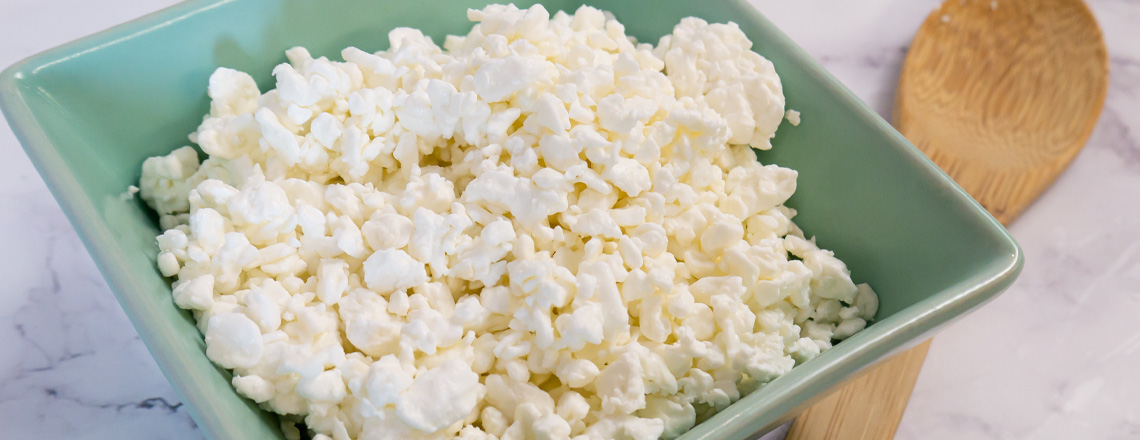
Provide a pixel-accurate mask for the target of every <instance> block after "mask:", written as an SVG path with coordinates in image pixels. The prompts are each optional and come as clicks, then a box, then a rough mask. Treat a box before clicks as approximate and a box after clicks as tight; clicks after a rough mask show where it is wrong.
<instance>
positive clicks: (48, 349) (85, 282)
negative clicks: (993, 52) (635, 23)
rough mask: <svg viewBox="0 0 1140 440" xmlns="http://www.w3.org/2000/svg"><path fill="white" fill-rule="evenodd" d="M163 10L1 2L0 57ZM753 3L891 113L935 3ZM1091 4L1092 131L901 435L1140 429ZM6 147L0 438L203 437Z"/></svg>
mask: <svg viewBox="0 0 1140 440" xmlns="http://www.w3.org/2000/svg"><path fill="white" fill-rule="evenodd" d="M971 1H975V0H971ZM999 2H1000V0H999ZM172 3H173V2H172V1H170V0H149V1H148V0H103V1H85V0H0V67H3V66H7V65H10V64H12V63H14V62H16V61H18V60H19V59H21V58H23V57H26V56H28V55H31V54H33V53H35V52H38V51H41V50H44V49H47V48H50V47H53V46H56V45H59V44H61V43H65V42H67V41H70V40H73V39H75V38H78V37H81V36H84V35H87V34H91V33H93V32H96V31H99V30H102V29H104V28H106V27H108V26H111V25H114V24H118V23H121V22H124V21H127V20H129V19H132V18H135V17H137V16H140V15H143V14H145V13H149V12H151V11H154V10H157V9H159V8H162V7H165V6H167V5H169V4H172ZM754 3H756V5H757V6H758V7H759V8H760V10H761V11H762V12H764V13H765V14H766V15H768V16H769V18H771V19H772V20H773V21H775V22H776V24H777V25H779V26H780V27H781V28H783V29H784V30H785V31H786V32H787V33H789V34H790V35H791V36H792V37H793V38H794V39H795V40H796V41H797V42H799V43H800V44H801V45H802V46H804V47H805V48H806V49H807V50H808V52H810V53H811V54H812V55H813V56H815V57H816V58H817V59H819V60H820V61H821V62H822V63H823V64H824V65H825V66H826V67H827V68H828V69H829V70H831V72H833V73H834V74H835V75H836V76H838V77H839V78H840V80H842V81H843V82H844V83H845V84H847V85H848V87H850V88H851V89H853V90H854V91H855V92H856V93H857V94H858V95H859V96H860V97H862V98H863V99H864V100H866V101H867V102H868V103H870V104H871V105H872V106H873V107H874V108H875V109H876V110H878V111H879V112H880V113H881V114H883V115H884V116H886V117H889V111H890V105H891V102H892V99H893V91H894V86H895V81H896V78H897V75H898V70H899V66H900V64H901V62H902V59H903V57H904V56H905V48H906V46H907V45H908V43H909V41H910V38H911V37H912V36H913V34H914V31H915V30H916V29H917V28H918V25H919V23H921V21H922V20H923V18H924V17H925V16H926V14H928V13H929V12H930V11H931V10H932V9H933V8H934V6H935V5H936V4H937V2H934V1H930V0H922V1H915V0H860V1H849V0H848V1H845V0H813V1H801V2H790V1H777V0H754ZM1091 6H1092V8H1093V10H1094V12H1095V13H1096V15H1097V18H1098V19H1099V20H1100V23H1101V25H1102V27H1103V28H1104V31H1105V36H1106V39H1107V41H1108V47H1109V53H1110V55H1111V60H1112V61H1111V70H1112V74H1111V86H1110V89H1109V94H1108V103H1107V106H1106V108H1105V112H1104V114H1103V116H1102V118H1101V121H1100V124H1099V126H1098V127H1097V130H1096V132H1095V133H1094V134H1093V137H1092V140H1091V141H1090V142H1089V145H1088V147H1087V148H1086V149H1085V150H1084V152H1082V153H1081V155H1080V156H1079V157H1078V158H1077V160H1076V161H1075V162H1074V164H1073V166H1072V168H1071V169H1070V170H1069V171H1068V172H1067V173H1065V174H1064V175H1063V176H1062V177H1061V178H1060V179H1059V180H1058V181H1057V183H1056V185H1055V186H1054V187H1053V188H1052V189H1051V190H1049V191H1048V192H1047V193H1046V194H1045V196H1044V197H1043V198H1042V199H1041V200H1040V201H1039V202H1038V203H1036V204H1035V205H1034V206H1033V207H1032V208H1031V209H1030V210H1029V211H1028V212H1026V213H1025V215H1024V216H1023V217H1022V218H1021V219H1020V220H1019V221H1018V222H1017V223H1016V224H1015V225H1014V226H1013V227H1012V231H1013V234H1014V236H1016V238H1017V239H1018V241H1019V242H1020V243H1021V245H1022V246H1023V248H1024V250H1025V258H1026V266H1025V270H1024V272H1023V273H1022V275H1021V278H1020V279H1019V280H1018V282H1017V283H1016V284H1015V286H1014V287H1013V288H1011V289H1010V290H1009V291H1008V292H1007V293H1006V294H1004V295H1003V296H1001V297H1000V298H998V299H997V300H996V301H994V302H992V303H990V304H989V305H986V306H985V307H984V308H982V309H981V310H980V311H979V312H977V313H975V314H973V315H971V316H969V317H968V318H966V319H964V320H962V321H959V322H958V323H956V324H954V325H953V326H951V327H950V328H948V329H947V330H945V331H944V332H942V333H941V334H939V336H938V337H937V338H935V342H934V346H933V348H932V349H931V352H930V357H929V358H928V359H927V363H926V367H925V369H923V371H922V375H921V376H920V378H919V381H918V386H917V388H916V391H915V394H914V396H913V398H912V399H911V403H910V407H909V408H908V410H907V414H906V417H905V418H904V419H903V423H902V426H901V427H900V428H899V433H898V438H899V439H962V438H970V439H1007V438H1044V439H1053V438H1056V439H1069V438H1072V439H1078V438H1079V439H1083V438H1097V439H1117V438H1118V439H1124V438H1140V399H1137V398H1136V397H1135V396H1137V395H1140V379H1137V377H1136V374H1135V371H1136V368H1137V365H1140V362H1138V361H1140V352H1138V349H1140V329H1138V328H1137V326H1136V325H1135V324H1134V323H1135V322H1137V320H1138V318H1137V317H1140V38H1138V37H1137V35H1138V34H1137V32H1138V31H1137V28H1138V27H1140V1H1136V0H1097V1H1093V2H1091ZM999 7H1000V3H999ZM202 87H203V91H204V90H205V84H203V85H202ZM803 117H804V118H811V117H812V115H810V114H805V115H803ZM0 155H2V156H0V157H2V159H0V283H3V284H2V285H3V287H2V288H0V430H2V431H0V437H5V438H112V437H119V438H130V439H152V438H153V439H167V438H170V439H175V438H176V439H196V438H201V434H200V433H199V432H198V431H197V430H196V429H195V428H194V424H193V422H192V421H191V420H190V417H189V416H188V415H187V413H186V410H185V408H183V407H181V405H180V403H179V402H178V400H177V398H176V397H175V396H174V392H173V391H172V390H171V388H170V386H169V385H168V384H167V382H166V380H165V379H164V378H163V377H162V374H161V373H160V372H159V371H158V368H157V367H156V366H155V364H154V361H153V360H152V359H151V357H150V355H149V354H148V353H147V351H146V348H145V347H143V345H142V343H141V341H140V340H139V338H138V336H137V334H136V333H135V331H134V329H133V328H132V327H131V325H130V323H129V322H128V321H127V319H126V317H125V316H124V314H123V312H122V310H121V309H120V308H119V306H118V304H117V303H116V301H115V299H114V297H113V296H112V295H111V293H110V291H108V289H107V286H106V285H105V284H104V282H103V279H102V277H101V276H100V275H99V273H98V271H97V270H96V269H95V266H94V265H93V264H92V262H91V259H90V257H89V256H88V255H87V253H86V251H85V250H84V249H83V247H82V245H81V244H80V242H79V240H78V238H77V237H76V236H75V233H74V232H73V231H72V229H71V226H70V225H69V224H68V222H67V220H66V219H65V218H64V216H63V214H62V212H61V211H60V209H59V207H58V206H57V205H56V202H55V201H54V200H53V199H52V197H51V195H50V194H49V193H48V191H47V188H46V187H45V186H44V184H43V182H42V181H41V180H40V178H39V176H38V175H37V174H36V172H35V170H34V169H33V168H32V166H31V163H30V162H29V161H28V159H27V157H26V156H25V155H24V153H23V151H22V149H21V148H20V146H19V144H18V142H17V141H16V139H15V136H13V135H12V133H11V131H10V130H9V129H8V128H7V125H4V123H3V122H0ZM777 436H778V434H777V435H775V436H773V437H777Z"/></svg>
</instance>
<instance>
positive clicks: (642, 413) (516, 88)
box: [139, 5, 878, 440]
mask: <svg viewBox="0 0 1140 440" xmlns="http://www.w3.org/2000/svg"><path fill="white" fill-rule="evenodd" d="M468 15H469V18H470V19H471V20H472V21H474V22H477V23H478V24H476V25H475V26H474V28H473V29H472V30H471V32H470V33H469V34H468V35H467V36H463V37H456V36H452V37H448V38H447V40H446V41H445V42H444V44H443V48H440V47H439V46H436V45H435V44H434V43H433V42H432V40H431V39H430V38H428V37H426V36H424V35H423V34H422V33H420V32H419V31H417V30H415V29H408V28H400V29H396V30H393V31H392V32H391V34H390V40H391V48H390V49H388V50H386V51H381V52H378V53H375V54H372V53H367V52H364V51H361V50H358V49H355V48H348V49H345V50H344V51H343V52H342V53H341V56H342V58H343V59H344V60H345V61H344V62H336V61H331V60H328V59H325V58H315V59H314V58H312V57H311V56H310V54H309V53H308V52H307V51H306V50H305V49H303V48H294V49H291V50H289V51H288V52H287V56H288V59H289V63H287V64H281V65H279V66H277V67H276V68H275V69H274V70H273V75H274V76H275V77H276V81H277V84H276V89H274V90H270V91H268V92H266V93H262V92H261V91H260V90H258V88H257V85H256V84H255V83H254V81H253V79H252V78H251V77H250V76H249V75H247V74H245V73H242V72H238V71H235V70H230V69H225V68H221V69H218V70H217V71H216V72H215V73H214V74H213V76H211V77H210V81H209V89H208V93H209V96H210V98H211V100H212V102H211V106H210V113H209V114H208V115H207V116H206V117H205V119H204V120H203V122H202V124H201V126H200V127H199V128H198V130H197V131H196V132H194V133H193V134H192V135H191V136H190V140H191V141H192V142H194V143H195V144H197V145H198V146H200V147H201V149H202V151H204V152H205V153H206V154H207V155H208V156H209V158H208V159H206V160H205V161H203V162H201V163H199V161H198V156H197V154H196V152H195V151H194V150H193V149H192V148H191V147H183V148H181V149H178V150H176V151H174V152H173V153H171V154H170V155H168V156H162V157H154V158H150V159H148V160H147V161H146V162H145V163H144V164H143V169H142V179H141V182H140V185H139V187H140V188H141V196H142V198H143V199H144V200H145V201H146V202H147V203H148V204H149V205H150V206H151V207H152V208H154V210H155V211H157V212H158V213H159V214H160V215H161V223H162V227H163V229H165V230H166V231H165V232H164V233H163V234H162V235H161V236H159V237H158V245H159V248H160V249H161V252H160V253H159V255H158V267H159V270H161V272H162V274H163V275H165V276H169V277H175V278H176V281H175V282H174V288H173V296H174V302H175V303H176V304H177V305H178V306H179V307H182V308H185V309H189V310H191V311H193V313H194V317H195V318H196V319H197V322H198V327H199V329H200V330H201V331H202V333H203V334H204V335H205V340H206V346H207V351H206V354H207V356H209V358H210V359H211V360H213V361H214V362H215V363H216V364H217V365H219V366H222V367H224V368H227V369H230V370H233V373H234V379H233V386H234V387H235V388H236V389H237V390H238V392H239V393H241V394H242V395H244V396H246V397H248V398H250V399H252V400H254V401H256V402H258V403H259V404H261V406H262V407H264V408H266V409H268V410H270V411H274V412H276V413H279V414H283V415H286V420H292V421H299V420H301V419H303V421H304V422H305V424H306V425H307V426H308V429H310V430H311V431H312V432H313V433H314V434H315V435H316V438H319V439H328V438H333V439H348V438H361V439H411V438H433V439H434V438H453V437H458V438H462V439H468V440H474V439H566V438H576V439H622V438H630V439H654V438H659V437H664V438H673V437H676V436H678V435H680V434H681V433H683V432H685V431H686V430H687V429H689V428H691V427H692V426H693V425H694V424H695V423H696V422H697V421H699V420H702V419H703V418H706V417H708V416H709V415H711V414H712V413H714V412H715V411H717V410H720V409H723V408H724V407H726V406H728V405H729V404H731V403H732V402H734V401H736V400H737V399H739V398H740V397H741V395H742V394H743V393H747V392H749V391H751V390H754V389H756V388H757V387H759V386H761V385H762V384H764V383H766V382H768V381H770V380H772V379H773V378H775V377H777V376H779V375H781V374H783V373H786V372H787V371H789V370H790V369H791V368H792V367H793V366H794V365H796V364H797V363H800V362H804V361H807V360H809V359H811V358H812V357H814V356H816V355H818V354H819V353H820V352H821V351H822V350H826V349H828V348H830V347H831V344H832V342H833V341H835V340H841V339H844V338H846V337H848V336H850V335H852V334H853V333H855V332H858V331H859V330H861V329H863V327H864V326H865V325H866V322H867V320H869V319H871V317H872V316H874V314H875V311H876V309H877V307H878V301H877V299H876V296H875V294H874V293H873V292H872V291H871V289H870V288H868V287H867V286H865V285H859V286H856V285H855V284H854V283H852V281H851V278H850V275H849V272H848V270H847V268H846V267H845V266H844V264H843V263H842V262H840V261H839V260H837V259H835V258H834V257H833V256H832V253H831V252H829V251H826V250H822V249H819V248H818V247H816V245H815V243H814V242H813V241H812V240H808V239H805V238H804V236H803V233H802V232H801V231H800V230H799V229H798V228H797V227H796V226H795V224H793V223H792V221H791V218H792V217H793V216H794V215H795V212H794V211H793V210H791V209H789V208H787V207H784V206H783V203H784V201H785V200H787V199H788V197H789V196H791V195H792V193H793V191H795V188H796V172H795V171H793V170H789V169H786V168H780V167H778V166H774V165H762V164H760V163H759V162H757V161H756V157H755V155H754V153H753V151H752V149H751V148H758V149H768V148H771V144H770V140H771V138H772V136H773V134H774V133H775V131H776V127H777V126H778V125H779V124H780V121H781V120H782V119H783V118H784V116H785V109H784V97H783V91H782V88H781V85H780V79H779V77H777V75H776V72H775V70H774V69H773V67H772V64H771V63H770V62H769V61H768V60H766V59H764V58H763V57H761V56H760V55H758V54H756V53H754V52H752V51H751V50H750V47H751V45H752V43H751V42H750V41H748V39H747V38H746V37H745V35H744V34H743V33H742V32H741V31H740V29H738V28H737V26H736V25H734V24H727V25H726V24H708V23H706V22H704V21H702V20H699V19H695V18H689V19H685V20H683V21H682V22H681V23H680V24H678V25H677V26H676V28H675V29H674V31H673V33H672V34H671V35H668V36H666V37H664V38H662V39H661V40H660V42H659V43H658V44H657V46H656V47H654V46H652V45H649V44H644V43H637V42H635V41H634V40H633V39H632V38H630V37H628V36H626V35H625V33H624V28H623V26H622V25H621V23H619V22H617V21H615V20H614V19H613V17H611V16H609V15H607V14H606V13H603V12H601V11H598V10H596V9H592V8H589V7H583V8H581V9H579V10H578V11H577V12H576V13H574V14H573V15H569V14H565V13H562V12H558V13H556V14H554V15H553V16H551V15H550V14H549V13H548V12H547V11H546V10H545V9H543V7H542V6H534V7H532V8H530V9H524V10H520V9H517V8H515V7H514V6H501V5H494V6H489V7H487V8H486V9H484V10H481V11H480V10H472V11H470V12H469V13H468ZM293 434H296V431H295V430H294V431H293Z"/></svg>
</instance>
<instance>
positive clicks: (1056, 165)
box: [787, 0, 1108, 440]
mask: <svg viewBox="0 0 1140 440" xmlns="http://www.w3.org/2000/svg"><path fill="white" fill-rule="evenodd" d="M1107 88H1108V52H1107V50H1106V49H1105V45H1104V39H1103V37H1102V35H1101V32H1100V28H1099V27H1098V26H1097V24H1096V20H1095V19H1094V18H1093V16H1092V13H1091V12H1090V11H1089V9H1088V8H1087V7H1086V6H1085V4H1084V3H1083V2H1081V1H1078V0H998V1H996V2H991V1H990V0H948V1H946V2H945V3H943V4H942V6H941V7H940V9H938V10H936V11H934V12H933V13H931V14H930V16H928V17H927V18H926V21H925V22H924V23H923V24H922V27H921V28H920V29H919V31H918V34H917V35H915V38H914V42H913V43H912V44H911V47H910V50H909V52H908V54H907V58H906V61H905V62H904V64H903V69H902V74H901V75H900V77H899V85H898V91H897V93H896V102H895V109H894V120H895V127H896V128H898V130H899V131H900V132H902V134H903V135H905V136H906V137H907V139H910V141H911V142H912V143H914V144H915V145H916V146H918V148H919V149H921V150H922V151H923V152H924V153H926V155H927V156H929V157H930V158H931V159H932V160H934V162H935V163H937V164H938V166H940V167H942V169H943V170H945V171H946V173H947V174H949V175H950V176H951V177H953V178H954V180H955V181H957V182H958V184H959V185H961V186H962V188H963V189H965V190H966V191H967V192H969V193H970V195H972V196H973V197H974V199H976V200H977V201H978V202H980V203H981V204H982V206H984V207H985V208H986V209H987V210H989V211H990V213H991V214H993V215H994V217H996V218H997V219H998V220H999V221H1001V222H1002V223H1003V224H1009V222H1011V221H1013V219H1014V218H1016V217H1017V216H1018V215H1019V214H1021V213H1022V212H1023V211H1024V210H1025V208H1026V207H1028V206H1029V205H1030V204H1031V203H1032V202H1033V201H1034V200H1035V199H1037V197H1038V196H1040V195H1041V192H1042V191H1044V190H1045V188H1047V187H1049V185H1050V184H1052V183H1053V181H1054V180H1056V178H1057V176H1058V175H1060V173H1061V172H1062V171H1063V170H1064V169H1065V168H1066V167H1068V165H1069V163H1070V162H1071V161H1072V160H1073V158H1074V157H1076V155H1077V153H1078V152H1079V151H1080V150H1081V148H1082V147H1083V146H1084V145H1085V142H1087V141H1088V138H1089V135H1090V134H1091V133H1092V130H1093V127H1094V126H1095V125H1096V121H1097V119H1098V118H1099V117H1100V111H1101V108H1102V107H1103V106H1104V99H1105V93H1106V92H1107ZM929 346H930V341H926V342H924V343H922V344H921V345H919V346H918V347H915V348H913V349H911V350H910V351H907V352H904V353H902V354H900V355H898V356H896V357H894V358H891V359H888V360H886V361H884V362H882V363H881V364H880V365H878V366H876V367H874V368H873V369H871V370H870V371H869V372H868V373H866V374H864V375H863V376H862V377H860V378H858V379H856V380H854V381H852V382H851V383H849V384H847V385H845V386H844V387H843V388H841V389H840V390H839V391H837V392H835V393H834V394H832V395H831V396H829V397H827V398H826V399H824V400H822V401H820V402H819V403H817V404H815V405H814V406H812V407H811V408H809V409H808V410H807V411H806V412H804V413H803V414H802V415H800V416H799V417H798V418H796V421H795V422H794V423H793V425H792V429H791V431H790V432H789V433H788V436H787V440H807V439H810V440H817V439H844V440H846V439H875V440H879V439H890V438H892V437H894V433H895V430H896V429H897V428H898V425H899V422H900V421H901V420H902V415H903V412H904V411H905V409H906V405H907V401H908V400H909V399H910V394H911V391H912V390H913V389H914V383H915V380H917V378H918V372H919V370H920V369H921V368H922V363H923V360H924V359H925V358H926V351H927V349H928V348H929Z"/></svg>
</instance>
